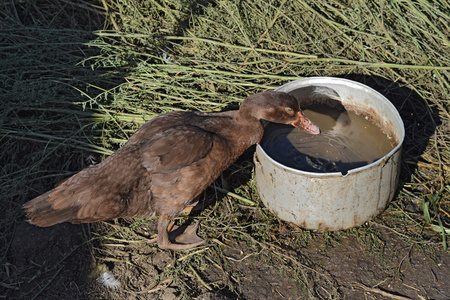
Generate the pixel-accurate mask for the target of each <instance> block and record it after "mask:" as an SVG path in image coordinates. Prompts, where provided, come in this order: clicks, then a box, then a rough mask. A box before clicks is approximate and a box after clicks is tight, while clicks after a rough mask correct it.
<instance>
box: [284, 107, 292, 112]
mask: <svg viewBox="0 0 450 300" xmlns="http://www.w3.org/2000/svg"><path fill="white" fill-rule="evenodd" d="M285 110H286V112H287V113H288V114H290V113H292V111H293V109H292V108H290V107H286V108H285Z"/></svg>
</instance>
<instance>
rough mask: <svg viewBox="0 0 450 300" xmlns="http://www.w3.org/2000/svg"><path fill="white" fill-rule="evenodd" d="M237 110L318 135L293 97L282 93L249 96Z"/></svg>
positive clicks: (317, 129)
mask: <svg viewBox="0 0 450 300" xmlns="http://www.w3.org/2000/svg"><path fill="white" fill-rule="evenodd" d="M239 110H249V111H250V115H251V116H252V117H255V118H257V119H259V120H261V119H262V120H266V121H270V122H273V123H281V124H287V125H292V126H294V127H297V128H299V129H301V130H304V131H306V132H309V133H311V134H319V133H320V129H319V127H317V126H316V125H314V123H313V122H311V120H309V119H308V117H306V116H305V114H304V113H303V111H302V110H301V109H300V107H299V105H298V102H297V99H295V97H294V96H292V95H290V94H287V93H283V92H262V93H258V94H254V95H251V96H249V97H248V98H247V99H245V100H244V102H243V103H242V105H241V108H240V109H239Z"/></svg>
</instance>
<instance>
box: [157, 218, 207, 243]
mask: <svg viewBox="0 0 450 300" xmlns="http://www.w3.org/2000/svg"><path fill="white" fill-rule="evenodd" d="M197 229H198V223H197V224H194V225H188V226H186V225H182V226H177V225H174V224H173V222H170V220H169V218H167V217H166V216H160V217H159V220H158V237H157V238H156V241H157V242H158V246H159V248H161V249H170V250H186V249H190V248H194V247H197V246H199V245H201V244H203V243H205V242H206V241H205V240H204V239H202V238H200V237H199V236H198V235H197ZM169 231H170V233H169Z"/></svg>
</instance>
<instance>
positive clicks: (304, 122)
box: [291, 111, 320, 134]
mask: <svg viewBox="0 0 450 300" xmlns="http://www.w3.org/2000/svg"><path fill="white" fill-rule="evenodd" d="M291 125H292V126H295V127H297V128H298V129H301V130H304V131H306V132H309V133H311V134H319V133H320V129H319V127H317V126H316V125H314V123H313V122H311V120H310V119H308V118H307V117H306V116H305V114H304V113H303V112H302V111H299V112H298V118H297V120H296V121H294V122H292V123H291Z"/></svg>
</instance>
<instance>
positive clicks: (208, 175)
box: [24, 92, 319, 250]
mask: <svg viewBox="0 0 450 300" xmlns="http://www.w3.org/2000/svg"><path fill="white" fill-rule="evenodd" d="M261 120H267V121H271V122H276V123H283V124H291V125H293V126H295V127H297V128H300V129H303V130H305V131H307V132H310V133H312V134H318V133H319V128H318V127H317V126H315V125H314V124H313V123H312V122H311V121H310V120H309V119H308V118H307V117H306V116H305V115H304V114H303V112H302V111H301V110H300V108H299V106H298V103H297V101H296V99H295V98H294V97H293V96H292V95H289V94H286V93H281V92H263V93H259V94H254V95H252V96H249V97H248V98H247V99H245V100H244V101H243V102H242V104H241V106H240V108H239V110H237V111H227V112H221V113H201V112H171V113H167V114H163V115H160V116H158V117H156V118H154V119H152V120H151V121H149V122H147V123H146V124H144V125H143V126H142V127H141V128H140V129H139V130H138V131H137V132H136V133H135V134H134V135H133V136H131V138H130V139H129V140H128V142H127V143H126V144H125V146H123V147H122V148H120V149H119V150H117V151H116V152H115V153H114V154H112V155H111V156H110V157H108V158H107V159H105V160H104V161H103V162H101V163H99V164H98V165H94V166H91V167H88V168H86V169H84V170H82V171H80V172H79V173H77V174H75V175H73V176H72V177H70V178H68V179H67V180H66V181H64V182H63V183H61V184H60V185H58V186H57V187H55V188H54V189H53V190H51V191H49V192H47V193H45V194H43V195H41V196H39V197H37V198H35V199H33V200H31V201H29V202H27V203H26V204H25V205H24V209H25V212H26V214H27V216H28V218H29V222H30V223H31V224H35V225H37V226H42V227H46V226H52V225H54V224H58V223H61V222H71V223H90V222H97V221H104V220H109V219H115V218H133V217H153V216H155V215H159V220H158V226H157V227H158V237H157V239H156V240H157V242H158V246H159V247H160V248H162V249H172V250H180V249H188V248H192V247H196V246H198V245H200V244H202V243H203V242H204V240H202V239H200V238H199V237H198V236H196V234H195V230H194V233H193V234H192V230H191V231H190V232H191V233H186V232H185V233H184V234H182V235H186V237H185V238H184V239H183V238H182V236H179V237H177V239H176V240H175V239H174V238H170V237H169V228H171V221H172V219H173V218H175V217H176V216H178V215H179V214H180V213H181V212H182V211H183V210H184V209H185V208H186V207H188V206H190V205H192V202H193V201H194V199H195V198H196V197H197V196H198V195H199V194H200V193H202V192H203V191H204V190H205V189H206V188H207V187H208V186H209V185H210V184H211V183H212V182H213V181H214V180H215V179H216V178H217V177H218V176H219V175H220V174H221V173H222V172H223V171H224V170H225V169H227V168H228V167H229V166H230V165H231V164H232V163H233V162H234V161H235V160H236V159H237V158H238V157H239V156H240V155H241V154H242V153H243V152H244V151H245V150H246V149H247V148H248V147H250V146H251V145H253V144H256V143H258V142H259V141H260V140H261V138H262V135H263V125H262V123H261ZM172 224H173V223H172ZM180 241H183V242H180Z"/></svg>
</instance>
